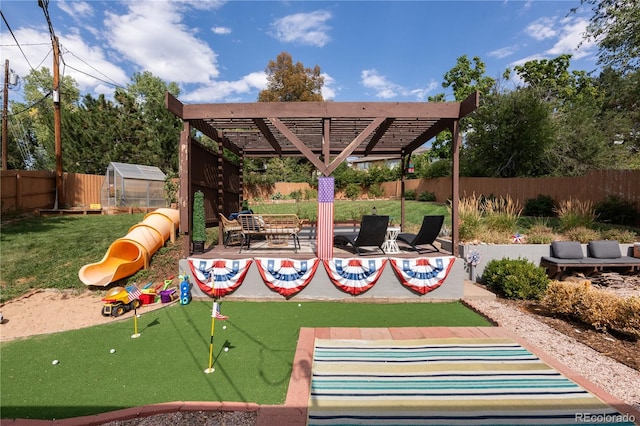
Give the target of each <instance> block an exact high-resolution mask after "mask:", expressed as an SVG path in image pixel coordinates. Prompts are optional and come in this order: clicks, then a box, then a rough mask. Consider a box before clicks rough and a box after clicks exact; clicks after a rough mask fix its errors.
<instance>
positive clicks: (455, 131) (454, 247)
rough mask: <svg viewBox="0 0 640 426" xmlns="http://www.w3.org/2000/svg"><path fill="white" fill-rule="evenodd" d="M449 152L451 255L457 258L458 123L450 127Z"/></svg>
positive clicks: (458, 231) (458, 195) (455, 121)
mask: <svg viewBox="0 0 640 426" xmlns="http://www.w3.org/2000/svg"><path fill="white" fill-rule="evenodd" d="M451 134H452V138H451V139H452V140H451V150H452V153H451V154H452V155H451V156H452V158H453V165H452V172H451V174H452V177H451V245H452V246H451V253H452V254H453V255H454V256H456V257H458V255H459V254H460V251H459V249H458V240H459V239H460V230H459V223H460V221H459V216H460V215H459V211H458V208H459V204H460V121H459V120H454V121H453V125H452V126H451Z"/></svg>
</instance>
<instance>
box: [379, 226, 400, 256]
mask: <svg viewBox="0 0 640 426" xmlns="http://www.w3.org/2000/svg"><path fill="white" fill-rule="evenodd" d="M398 234H400V227H399V226H389V227H388V228H387V235H386V236H385V239H384V243H382V250H384V252H385V253H400V248H399V247H398V242H397V241H396V240H397V238H398Z"/></svg>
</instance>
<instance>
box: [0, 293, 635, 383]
mask: <svg viewBox="0 0 640 426" xmlns="http://www.w3.org/2000/svg"><path fill="white" fill-rule="evenodd" d="M102 296H103V295H102V292H96V291H90V290H85V291H83V292H80V291H59V290H36V291H33V292H31V293H29V294H27V295H25V296H23V297H21V298H19V299H16V300H12V301H10V302H7V303H5V304H3V305H2V306H0V313H2V316H3V320H2V325H0V341H9V340H13V339H17V338H23V337H28V336H34V335H37V334H48V333H55V332H59V331H66V330H73V329H78V328H83V327H88V326H92V325H97V324H105V323H108V322H113V321H119V320H122V319H127V318H130V317H131V316H132V315H133V312H128V313H126V314H124V315H123V316H120V317H118V318H113V317H104V316H102V314H101V308H102V302H101V298H102ZM174 303H175V302H174ZM504 303H511V304H517V305H518V307H519V308H520V309H522V310H523V311H524V312H527V313H528V314H529V315H531V316H532V317H534V318H536V319H538V320H539V321H541V322H543V323H545V324H547V325H549V326H551V327H553V328H555V329H556V330H558V331H560V332H561V333H563V334H565V335H567V336H570V337H572V338H574V339H576V340H578V341H580V342H582V343H584V344H585V345H587V346H589V347H591V348H593V349H595V350H597V351H598V352H601V353H603V354H604V355H606V356H609V357H611V358H613V359H615V360H616V361H618V362H621V363H623V364H625V365H628V366H629V367H631V368H633V369H635V370H638V371H640V355H639V354H640V341H630V340H625V339H624V338H621V337H620V336H613V335H609V334H604V333H602V332H599V331H597V330H593V329H591V328H589V327H585V326H584V325H581V324H577V323H572V322H568V321H566V320H563V319H561V318H554V317H553V316H550V315H549V314H548V313H547V312H545V311H544V309H542V307H541V305H539V304H537V303H534V302H513V301H504ZM164 306H167V305H165V304H162V303H155V304H153V305H146V306H142V307H141V308H140V309H139V310H138V313H139V314H144V313H145V312H149V311H150V310H154V309H160V308H162V307H164ZM524 337H526V336H524Z"/></svg>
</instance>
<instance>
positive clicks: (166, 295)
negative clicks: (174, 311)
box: [160, 287, 178, 303]
mask: <svg viewBox="0 0 640 426" xmlns="http://www.w3.org/2000/svg"><path fill="white" fill-rule="evenodd" d="M177 298H178V292H177V289H176V288H175V287H173V288H169V289H167V290H162V291H160V301H161V302H162V303H170V302H173V301H174V300H176V299H177Z"/></svg>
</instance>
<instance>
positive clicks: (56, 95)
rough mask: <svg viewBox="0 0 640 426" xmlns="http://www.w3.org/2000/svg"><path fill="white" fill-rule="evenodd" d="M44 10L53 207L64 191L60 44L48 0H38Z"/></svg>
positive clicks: (57, 205)
mask: <svg viewBox="0 0 640 426" xmlns="http://www.w3.org/2000/svg"><path fill="white" fill-rule="evenodd" d="M38 6H40V7H41V8H42V10H43V12H44V17H45V18H46V20H47V25H49V34H50V35H51V43H52V44H53V131H54V143H55V151H56V201H55V206H54V208H55V209H59V208H60V207H62V206H64V193H63V187H62V135H61V131H60V129H61V127H62V126H61V120H60V44H59V43H58V37H57V36H56V34H55V32H54V31H53V25H52V24H51V19H50V17H49V0H38Z"/></svg>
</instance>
